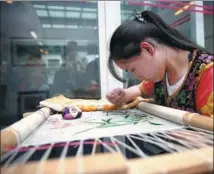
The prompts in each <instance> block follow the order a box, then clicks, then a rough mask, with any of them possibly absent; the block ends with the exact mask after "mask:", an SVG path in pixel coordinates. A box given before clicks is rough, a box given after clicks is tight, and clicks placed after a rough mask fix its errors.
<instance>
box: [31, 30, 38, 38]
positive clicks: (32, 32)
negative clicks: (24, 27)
mask: <svg viewBox="0 0 214 174" xmlns="http://www.w3.org/2000/svg"><path fill="white" fill-rule="evenodd" d="M30 34H31V36H32V37H33V38H34V39H37V38H38V37H37V35H36V33H35V32H34V31H30Z"/></svg>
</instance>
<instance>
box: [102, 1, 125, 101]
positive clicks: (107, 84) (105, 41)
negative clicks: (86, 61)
mask: <svg viewBox="0 0 214 174" xmlns="http://www.w3.org/2000/svg"><path fill="white" fill-rule="evenodd" d="M109 9H111V10H109ZM120 16H121V15H120V1H98V27H99V30H98V31H99V53H100V83H101V97H102V99H103V98H105V96H106V93H107V92H108V91H109V90H111V89H113V88H116V87H121V88H122V87H123V84H122V83H121V82H119V81H118V80H116V79H115V78H114V77H113V76H112V75H111V73H110V71H109V70H108V67H107V61H108V57H109V52H108V50H109V42H110V38H111V36H112V34H113V32H114V31H115V29H116V28H117V27H118V26H119V25H120V23H121V17H120ZM118 71H119V73H120V74H121V76H122V71H121V70H118Z"/></svg>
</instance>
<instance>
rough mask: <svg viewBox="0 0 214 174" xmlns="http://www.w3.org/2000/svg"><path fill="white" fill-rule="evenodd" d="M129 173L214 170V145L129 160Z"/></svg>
mask: <svg viewBox="0 0 214 174" xmlns="http://www.w3.org/2000/svg"><path fill="white" fill-rule="evenodd" d="M128 164H129V167H130V173H129V174H135V173H136V171H138V172H139V173H143V174H158V173H160V174H161V173H167V174H196V173H197V174H202V173H203V174H204V173H209V172H210V173H211V172H213V147H207V148H203V149H197V150H190V151H185V152H180V153H173V154H167V155H158V156H155V157H152V158H146V159H133V160H129V161H128Z"/></svg>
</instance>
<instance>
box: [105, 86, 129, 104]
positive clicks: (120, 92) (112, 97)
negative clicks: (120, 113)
mask: <svg viewBox="0 0 214 174" xmlns="http://www.w3.org/2000/svg"><path fill="white" fill-rule="evenodd" d="M106 98H107V99H108V101H109V102H111V103H112V104H115V105H118V106H120V105H122V104H123V103H125V90H124V89H122V88H115V89H113V90H111V91H110V92H108V93H107V94H106Z"/></svg>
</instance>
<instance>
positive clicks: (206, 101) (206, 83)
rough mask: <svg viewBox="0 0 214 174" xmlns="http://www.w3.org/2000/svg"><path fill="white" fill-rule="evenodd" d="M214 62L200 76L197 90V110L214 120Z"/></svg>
mask: <svg viewBox="0 0 214 174" xmlns="http://www.w3.org/2000/svg"><path fill="white" fill-rule="evenodd" d="M213 71H214V67H213V62H212V63H210V64H208V65H206V67H204V68H203V70H202V71H201V72H200V75H199V82H198V86H197V90H196V108H197V111H198V112H199V113H201V114H203V115H207V116H210V117H212V118H213V111H214V110H213V109H214V108H213V94H214V93H213Z"/></svg>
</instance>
